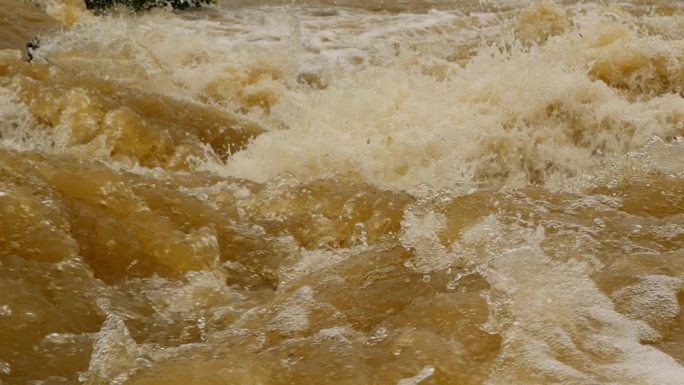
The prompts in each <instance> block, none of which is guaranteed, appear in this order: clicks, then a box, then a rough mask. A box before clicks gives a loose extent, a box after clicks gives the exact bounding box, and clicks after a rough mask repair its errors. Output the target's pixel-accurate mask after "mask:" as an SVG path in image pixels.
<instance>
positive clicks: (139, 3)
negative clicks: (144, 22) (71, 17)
mask: <svg viewBox="0 0 684 385" xmlns="http://www.w3.org/2000/svg"><path fill="white" fill-rule="evenodd" d="M85 3H86V8H88V9H94V10H105V9H108V8H111V7H113V6H115V5H124V6H127V7H131V8H133V9H134V10H136V11H142V10H146V9H150V8H154V7H164V6H167V5H170V6H172V7H173V8H174V9H186V8H189V7H200V6H202V5H207V4H216V0H86V1H85Z"/></svg>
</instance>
